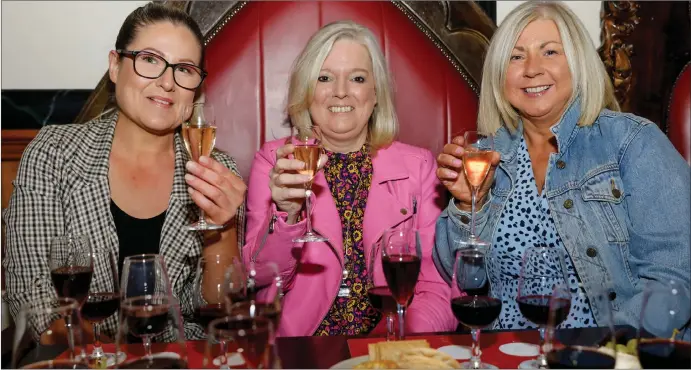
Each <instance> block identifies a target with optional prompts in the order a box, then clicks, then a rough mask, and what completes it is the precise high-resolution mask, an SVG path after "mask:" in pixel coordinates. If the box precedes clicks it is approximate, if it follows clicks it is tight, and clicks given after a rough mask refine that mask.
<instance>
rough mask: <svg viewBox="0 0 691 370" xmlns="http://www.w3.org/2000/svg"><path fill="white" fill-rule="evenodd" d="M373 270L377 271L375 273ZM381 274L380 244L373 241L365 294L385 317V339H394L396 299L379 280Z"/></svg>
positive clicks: (384, 283)
mask: <svg viewBox="0 0 691 370" xmlns="http://www.w3.org/2000/svg"><path fill="white" fill-rule="evenodd" d="M375 271H379V274H377V273H376V272H375ZM380 274H382V253H381V246H380V245H379V244H378V243H375V244H374V245H373V246H372V250H371V251H370V259H369V267H368V268H367V296H368V297H369V301H370V304H371V305H372V307H374V309H376V310H377V311H379V312H380V313H381V314H382V317H385V319H386V340H387V341H393V340H396V332H395V328H394V326H395V321H396V317H395V315H394V314H395V312H396V299H394V297H393V294H392V293H391V289H389V287H388V286H387V285H386V281H383V282H382V281H381V280H382V279H381V278H378V276H379V275H380Z"/></svg>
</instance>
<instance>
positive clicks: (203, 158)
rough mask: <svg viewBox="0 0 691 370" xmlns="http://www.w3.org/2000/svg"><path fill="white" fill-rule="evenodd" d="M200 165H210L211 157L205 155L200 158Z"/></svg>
mask: <svg viewBox="0 0 691 370" xmlns="http://www.w3.org/2000/svg"><path fill="white" fill-rule="evenodd" d="M199 163H202V164H209V163H210V161H209V157H207V156H205V155H203V156H201V157H199Z"/></svg>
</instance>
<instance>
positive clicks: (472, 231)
mask: <svg viewBox="0 0 691 370" xmlns="http://www.w3.org/2000/svg"><path fill="white" fill-rule="evenodd" d="M477 191H478V188H477V187H476V186H473V187H472V191H471V192H470V197H471V202H470V204H471V205H470V207H471V208H470V239H475V200H476V198H477Z"/></svg>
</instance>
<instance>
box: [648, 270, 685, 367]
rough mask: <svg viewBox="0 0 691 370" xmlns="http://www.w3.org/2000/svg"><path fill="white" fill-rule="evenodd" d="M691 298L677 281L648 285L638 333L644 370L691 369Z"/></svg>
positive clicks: (683, 286) (655, 282)
mask: <svg viewBox="0 0 691 370" xmlns="http://www.w3.org/2000/svg"><path fill="white" fill-rule="evenodd" d="M689 296H690V295H689V288H688V286H686V285H684V284H683V283H680V282H677V281H674V280H669V281H662V282H660V281H650V282H649V283H648V284H647V285H646V287H645V290H644V292H643V303H642V308H641V317H640V324H639V327H638V333H637V338H638V359H639V361H640V363H641V366H642V368H644V369H688V368H690V367H691V342H689V340H688V338H689V337H690V336H691V334H690V333H689V331H690V330H691V328H690V327H689V324H690V320H691V319H690V318H689V316H691V308H690V307H689V306H690V305H691V303H690V302H689Z"/></svg>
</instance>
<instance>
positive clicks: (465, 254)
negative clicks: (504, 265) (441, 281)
mask: <svg viewBox="0 0 691 370" xmlns="http://www.w3.org/2000/svg"><path fill="white" fill-rule="evenodd" d="M485 252H486V250H485V249H480V248H464V249H458V250H456V259H455V262H454V268H453V277H452V278H451V311H453V314H454V316H456V319H457V320H458V321H459V322H460V323H461V324H463V325H465V326H467V327H469V328H470V335H471V336H472V339H473V346H472V357H471V358H470V360H469V361H467V362H464V363H462V364H461V368H463V369H496V368H497V367H496V366H494V365H490V364H488V363H483V362H482V361H481V360H480V354H481V353H482V352H481V351H480V330H481V329H482V328H485V327H487V326H489V325H491V324H492V323H493V322H494V320H496V319H497V317H499V314H500V313H501V306H502V304H501V299H502V286H501V282H500V281H496V282H494V283H493V284H492V286H491V289H490V282H489V278H488V277H487V273H486V271H487V269H486V258H485Z"/></svg>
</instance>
